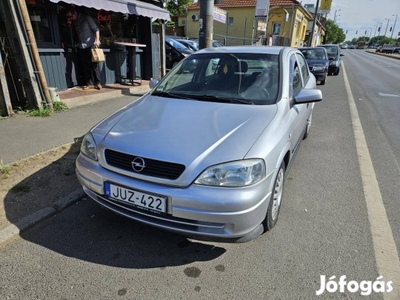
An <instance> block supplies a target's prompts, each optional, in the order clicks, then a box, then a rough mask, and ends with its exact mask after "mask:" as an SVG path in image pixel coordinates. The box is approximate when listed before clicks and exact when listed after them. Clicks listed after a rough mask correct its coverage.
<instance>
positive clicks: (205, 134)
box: [76, 46, 322, 242]
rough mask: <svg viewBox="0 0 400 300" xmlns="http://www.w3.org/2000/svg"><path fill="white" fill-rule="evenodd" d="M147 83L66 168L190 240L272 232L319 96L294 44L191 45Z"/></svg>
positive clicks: (119, 206)
mask: <svg viewBox="0 0 400 300" xmlns="http://www.w3.org/2000/svg"><path fill="white" fill-rule="evenodd" d="M215 61H217V65H216V67H214V66H213V65H214V62H215ZM193 66H195V67H194V68H193ZM150 87H151V88H152V90H151V91H150V92H148V93H147V94H145V95H144V96H142V97H141V98H140V99H138V100H137V101H134V102H132V103H130V104H128V105H126V106H125V107H123V108H121V109H120V110H118V111H117V112H115V113H114V114H112V115H111V116H109V117H107V118H106V119H104V120H103V121H101V122H100V123H98V124H97V125H96V126H94V127H93V128H92V129H91V130H90V131H89V132H88V133H87V134H86V135H85V137H84V138H83V141H82V146H81V152H80V154H79V156H78V158H77V160H76V174H77V177H78V179H79V181H80V183H81V184H82V186H83V189H84V191H85V192H86V194H87V195H89V196H90V198H92V199H93V200H94V201H96V202H97V203H99V204H100V205H102V206H103V207H105V208H107V209H109V210H111V211H113V212H115V213H118V214H120V215H122V216H125V217H128V218H130V219H133V220H136V221H139V222H142V223H144V224H148V225H152V226H155V227H157V228H159V229H164V230H169V231H173V232H176V233H179V234H182V235H186V236H189V237H192V238H196V239H205V240H214V241H229V242H245V241H249V240H251V239H253V238H255V237H257V236H258V235H260V234H261V233H262V232H264V231H267V230H270V229H272V228H273V227H274V225H275V224H276V222H277V220H278V216H279V211H280V207H281V204H282V201H283V188H284V181H285V177H286V176H287V174H288V172H289V169H290V167H291V166H292V164H293V161H294V158H295V156H296V153H297V150H298V149H299V145H300V144H301V143H300V142H301V141H302V140H303V139H305V138H306V137H307V136H308V135H309V132H310V126H311V120H312V112H313V108H314V104H315V102H317V101H321V100H322V92H321V91H320V90H318V89H316V80H315V77H314V75H313V74H312V73H311V72H310V71H309V69H308V68H307V62H306V60H305V59H304V56H303V55H302V54H301V52H300V51H299V50H298V49H294V48H289V47H263V46H258V47H257V46H238V47H219V48H212V49H211V48H208V49H202V50H199V51H197V52H195V53H193V54H191V55H190V56H188V57H187V58H185V59H184V60H182V61H181V62H180V63H179V64H178V65H177V66H176V67H175V68H173V69H172V70H171V71H170V72H169V73H167V75H166V76H164V77H163V78H162V79H161V80H160V81H158V80H155V79H152V80H151V81H150Z"/></svg>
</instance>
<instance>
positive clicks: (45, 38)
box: [26, 0, 58, 47]
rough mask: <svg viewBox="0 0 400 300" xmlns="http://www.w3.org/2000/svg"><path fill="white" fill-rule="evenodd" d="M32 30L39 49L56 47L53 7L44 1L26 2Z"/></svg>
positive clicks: (29, 0) (30, 0) (28, 0)
mask: <svg viewBox="0 0 400 300" xmlns="http://www.w3.org/2000/svg"><path fill="white" fill-rule="evenodd" d="M26 6H27V8H28V13H29V18H30V21H31V24H32V30H33V33H34V35H35V39H36V43H37V44H38V46H39V47H54V46H55V45H57V44H58V43H57V36H56V35H55V30H54V24H56V23H55V22H56V20H55V16H56V11H55V6H54V5H49V3H48V2H47V1H46V0H34V1H32V0H26Z"/></svg>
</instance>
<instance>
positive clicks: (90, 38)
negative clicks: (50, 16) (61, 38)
mask: <svg viewBox="0 0 400 300" xmlns="http://www.w3.org/2000/svg"><path fill="white" fill-rule="evenodd" d="M66 15H67V18H69V19H70V20H71V21H72V23H73V26H74V28H75V31H76V34H77V37H78V56H79V59H80V60H81V65H82V68H83V84H84V85H83V89H84V90H87V89H90V88H92V87H94V88H95V89H97V90H100V89H101V84H100V70H99V64H98V63H97V62H92V51H91V49H92V47H99V46H100V30H99V28H98V26H97V25H96V22H95V21H94V20H93V18H92V17H90V16H89V15H86V14H85V13H83V12H82V11H80V10H79V11H78V10H77V8H76V7H73V6H71V7H70V8H69V9H68V10H67V13H66Z"/></svg>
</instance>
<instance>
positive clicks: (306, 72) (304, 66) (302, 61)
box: [296, 54, 310, 85]
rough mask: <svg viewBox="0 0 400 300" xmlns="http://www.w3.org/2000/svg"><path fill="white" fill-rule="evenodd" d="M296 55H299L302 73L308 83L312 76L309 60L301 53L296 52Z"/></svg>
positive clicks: (298, 59)
mask: <svg viewBox="0 0 400 300" xmlns="http://www.w3.org/2000/svg"><path fill="white" fill-rule="evenodd" d="M296 56H297V61H298V63H299V67H300V71H301V74H302V76H303V81H304V85H306V83H307V82H308V79H309V78H310V72H309V69H308V65H307V61H306V60H305V59H304V57H303V56H302V55H300V54H296Z"/></svg>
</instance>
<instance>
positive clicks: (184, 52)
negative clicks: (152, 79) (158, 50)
mask: <svg viewBox="0 0 400 300" xmlns="http://www.w3.org/2000/svg"><path fill="white" fill-rule="evenodd" d="M165 53H166V67H167V69H172V68H173V67H174V66H175V65H176V64H177V63H178V62H180V61H181V60H182V59H184V58H185V57H186V56H188V55H190V54H192V53H193V51H192V50H190V49H188V48H187V47H186V46H184V45H182V44H181V43H179V42H178V41H176V40H174V39H171V38H170V37H165Z"/></svg>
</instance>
